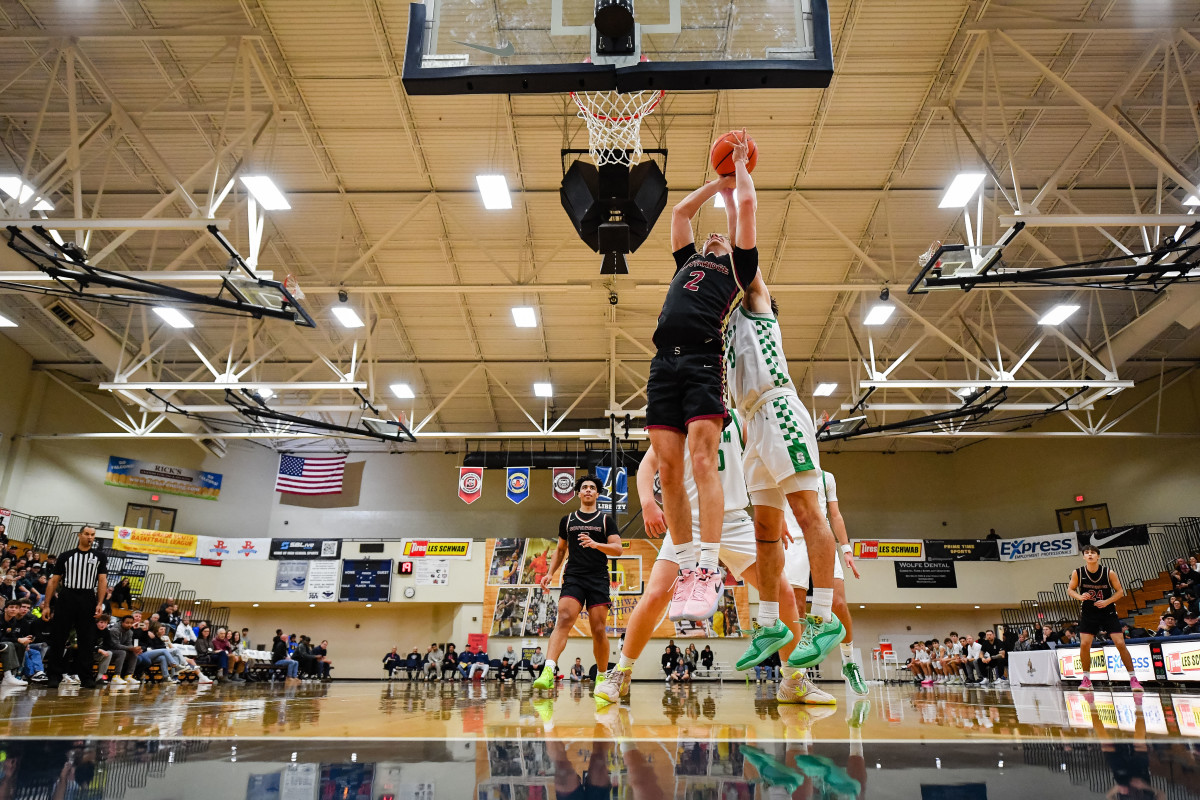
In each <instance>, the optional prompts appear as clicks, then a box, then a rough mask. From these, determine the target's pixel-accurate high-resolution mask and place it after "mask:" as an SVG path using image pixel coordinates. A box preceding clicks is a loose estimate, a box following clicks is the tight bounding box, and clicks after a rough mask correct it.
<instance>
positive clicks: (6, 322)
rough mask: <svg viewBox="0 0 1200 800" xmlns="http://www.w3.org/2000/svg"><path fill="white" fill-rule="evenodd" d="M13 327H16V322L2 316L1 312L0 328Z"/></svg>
mask: <svg viewBox="0 0 1200 800" xmlns="http://www.w3.org/2000/svg"><path fill="white" fill-rule="evenodd" d="M15 327H17V323H15V322H13V321H12V320H11V319H9V318H8V317H6V316H4V315H3V314H0V328H15Z"/></svg>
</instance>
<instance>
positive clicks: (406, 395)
mask: <svg viewBox="0 0 1200 800" xmlns="http://www.w3.org/2000/svg"><path fill="white" fill-rule="evenodd" d="M388 388H390V389H391V390H392V394H394V395H396V397H399V398H400V399H401V400H412V399H413V398H414V397H416V395H415V394H413V390H412V387H411V386H409V385H408V384H407V383H393V384H392V385H391V386H390V387H388Z"/></svg>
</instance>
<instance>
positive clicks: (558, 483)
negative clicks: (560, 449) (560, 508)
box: [550, 467, 575, 505]
mask: <svg viewBox="0 0 1200 800" xmlns="http://www.w3.org/2000/svg"><path fill="white" fill-rule="evenodd" d="M550 491H551V492H553V493H554V499H555V500H557V501H558V502H560V503H562V504H564V505H566V504H567V503H569V502H571V498H572V497H574V496H575V468H574V467H555V468H554V477H553V478H552V479H551V481H550Z"/></svg>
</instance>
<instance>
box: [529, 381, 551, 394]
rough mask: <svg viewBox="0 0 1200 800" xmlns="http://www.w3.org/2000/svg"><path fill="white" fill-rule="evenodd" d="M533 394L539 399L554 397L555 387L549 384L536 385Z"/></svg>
mask: <svg viewBox="0 0 1200 800" xmlns="http://www.w3.org/2000/svg"><path fill="white" fill-rule="evenodd" d="M533 393H534V395H536V396H537V397H553V396H554V387H553V386H551V385H550V384H548V383H535V384H534V385H533Z"/></svg>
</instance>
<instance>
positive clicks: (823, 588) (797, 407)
mask: <svg viewBox="0 0 1200 800" xmlns="http://www.w3.org/2000/svg"><path fill="white" fill-rule="evenodd" d="M748 157H749V153H748V147H747V145H746V143H745V140H744V139H742V140H739V141H737V142H735V143H734V145H733V160H734V165H735V167H736V169H737V172H736V175H737V189H738V197H737V204H738V213H737V218H736V228H735V229H734V231H733V236H734V241H736V242H737V243H738V246H739V247H744V248H754V247H755V245H756V244H757V234H756V231H755V218H754V203H755V194H754V182H753V181H752V180H751V179H750V173H749V172H748V171H747V169H746V161H747V159H748ZM725 202H726V205H729V204H730V203H731V202H733V198H732V197H731V196H727V197H726V198H725ZM755 252H757V251H755ZM725 339H726V343H725V355H726V361H727V363H728V368H729V389H730V394H731V396H732V398H733V402H734V405H735V406H736V408H737V409H738V411H740V412H742V419H744V420H745V422H746V486H747V487H748V488H749V490H750V502H751V503H752V504H753V505H754V528H755V536H756V544H757V545H758V566H759V575H760V576H762V584H763V585H762V586H761V587H759V589H760V591H761V592H762V593H763V594H764V595H765V596H767V597H774V596H775V595H776V594H777V591H776V590H777V587H776V586H775V584H774V582H775V581H778V580H779V576H780V575H781V573H782V572H783V561H784V552H783V533H784V519H783V509H784V507H785V505H786V507H789V508H791V510H792V513H794V514H795V515H796V521H797V522H799V523H800V527H801V529H803V531H804V546H805V548H806V549H807V551H808V561H809V565H810V568H811V569H812V582H813V586H814V589H813V593H812V595H813V597H812V600H813V608H812V613H811V614H809V615H808V616H807V617H806V619H805V626H804V634H803V635H802V636H801V637H800V643H799V644H798V645H797V646H796V649H795V651H793V652H792V655H791V657H790V658H789V659H788V662H787V666H788V667H789V668H791V669H793V670H794V669H797V668H801V667H811V666H814V665H816V664H819V663H821V660H822V659H823V658H824V657H825V654H826V653H828V652H829V651H830V650H832V649H833V648H834V647H837V646H838V644H840V643H841V641H842V639H844V638H845V636H846V629H845V627H843V625H842V623H841V622H839V621H838V618H837V617H836V616H834V614H833V565H834V562H835V561H836V560H837V550H836V548H835V547H834V538H833V531H831V530H830V529H829V523H828V522H826V521H825V514H824V512H822V510H821V507H820V503H819V502H818V500H817V489H818V488H819V486H820V480H821V464H820V459H819V457H818V455H817V431H816V428H815V427H814V425H813V421H812V417H811V416H810V415H809V413H808V409H806V408H805V407H804V404H803V403H801V402H800V398H799V396H798V395H797V394H796V387H795V386H794V385H793V384H792V379H791V377H790V376H789V374H788V365H787V358H785V357H784V354H783V338H782V336H781V335H780V333H779V321H778V319H777V318H776V315H775V313H774V309H773V303H772V300H771V294H770V292H768V291H767V285H766V283H765V282H764V281H763V279H762V275H761V274H756V275H755V276H754V279H753V282H752V283H751V284H750V285H749V286H748V287H747V289H746V295H745V297H744V298H743V300H742V302H741V304H740V305H739V306H738V308H737V313H735V314H734V315H733V317H732V318H731V319H730V320H729V323H728V325H727V326H726V329H725ZM778 613H779V608H778V604H777V603H775V602H770V603H759V606H758V614H759V625H760V626H761V627H759V629H758V630H756V631H755V632H754V637H753V638H752V639H751V641H750V647H749V649H747V650H746V653H745V654H744V655H743V656H742V657H741V658H740V659H739V660H738V669H749V668H750V667H752V666H755V665H757V664H760V663H762V662H763V661H765V660H766V659H767V658H768V657H769V656H770V655H771V654H772V653H774V652H776V651H778V650H779V649H780V648H781V647H783V646H784V645H786V644H787V643H788V642H790V641H791V639H792V632H791V631H790V630H789V629H788V627H787V626H786V625H785V624H784V623H783V622H781V621H780V620H779V618H778Z"/></svg>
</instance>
